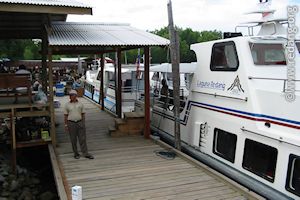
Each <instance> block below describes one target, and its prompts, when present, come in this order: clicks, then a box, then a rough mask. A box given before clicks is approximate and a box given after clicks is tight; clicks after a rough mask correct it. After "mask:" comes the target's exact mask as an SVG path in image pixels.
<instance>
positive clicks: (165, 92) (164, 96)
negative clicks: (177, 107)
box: [160, 79, 169, 104]
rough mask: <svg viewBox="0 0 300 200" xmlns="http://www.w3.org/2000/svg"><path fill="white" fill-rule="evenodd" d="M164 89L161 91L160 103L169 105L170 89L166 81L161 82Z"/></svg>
mask: <svg viewBox="0 0 300 200" xmlns="http://www.w3.org/2000/svg"><path fill="white" fill-rule="evenodd" d="M161 84H162V88H161V90H160V96H161V97H160V101H162V102H163V103H165V104H167V103H168V102H167V101H168V97H169V87H168V85H167V81H166V79H163V80H161Z"/></svg>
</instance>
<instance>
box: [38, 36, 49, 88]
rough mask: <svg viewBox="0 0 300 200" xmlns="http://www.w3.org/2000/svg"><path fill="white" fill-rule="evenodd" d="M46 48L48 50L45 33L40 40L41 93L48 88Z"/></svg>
mask: <svg viewBox="0 0 300 200" xmlns="http://www.w3.org/2000/svg"><path fill="white" fill-rule="evenodd" d="M47 48H48V39H47V32H46V31H45V32H44V33H43V39H42V73H41V77H40V79H41V81H42V86H43V91H45V92H46V91H47V86H48V82H47V80H48V77H47Z"/></svg>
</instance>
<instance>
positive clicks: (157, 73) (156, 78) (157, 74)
mask: <svg viewBox="0 0 300 200" xmlns="http://www.w3.org/2000/svg"><path fill="white" fill-rule="evenodd" d="M152 80H153V81H159V72H154V74H153V76H152Z"/></svg>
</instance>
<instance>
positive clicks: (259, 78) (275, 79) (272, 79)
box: [248, 76, 300, 92]
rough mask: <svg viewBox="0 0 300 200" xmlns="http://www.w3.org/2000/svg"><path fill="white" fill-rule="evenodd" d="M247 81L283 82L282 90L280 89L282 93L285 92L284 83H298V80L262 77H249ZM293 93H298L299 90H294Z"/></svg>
mask: <svg viewBox="0 0 300 200" xmlns="http://www.w3.org/2000/svg"><path fill="white" fill-rule="evenodd" d="M248 79H250V80H252V79H258V80H267V81H284V82H283V89H282V91H283V92H285V91H286V82H287V81H294V82H300V80H298V79H286V78H264V77H252V76H249V77H248ZM295 91H300V90H295Z"/></svg>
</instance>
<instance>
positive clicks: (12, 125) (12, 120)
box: [10, 108, 17, 174]
mask: <svg viewBox="0 0 300 200" xmlns="http://www.w3.org/2000/svg"><path fill="white" fill-rule="evenodd" d="M15 123H16V121H15V109H14V108H11V113H10V128H11V137H12V144H11V147H12V171H13V173H14V174H16V173H17V170H16V168H17V167H16V166H17V152H16V151H17V149H16V148H17V140H16V124H15Z"/></svg>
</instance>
